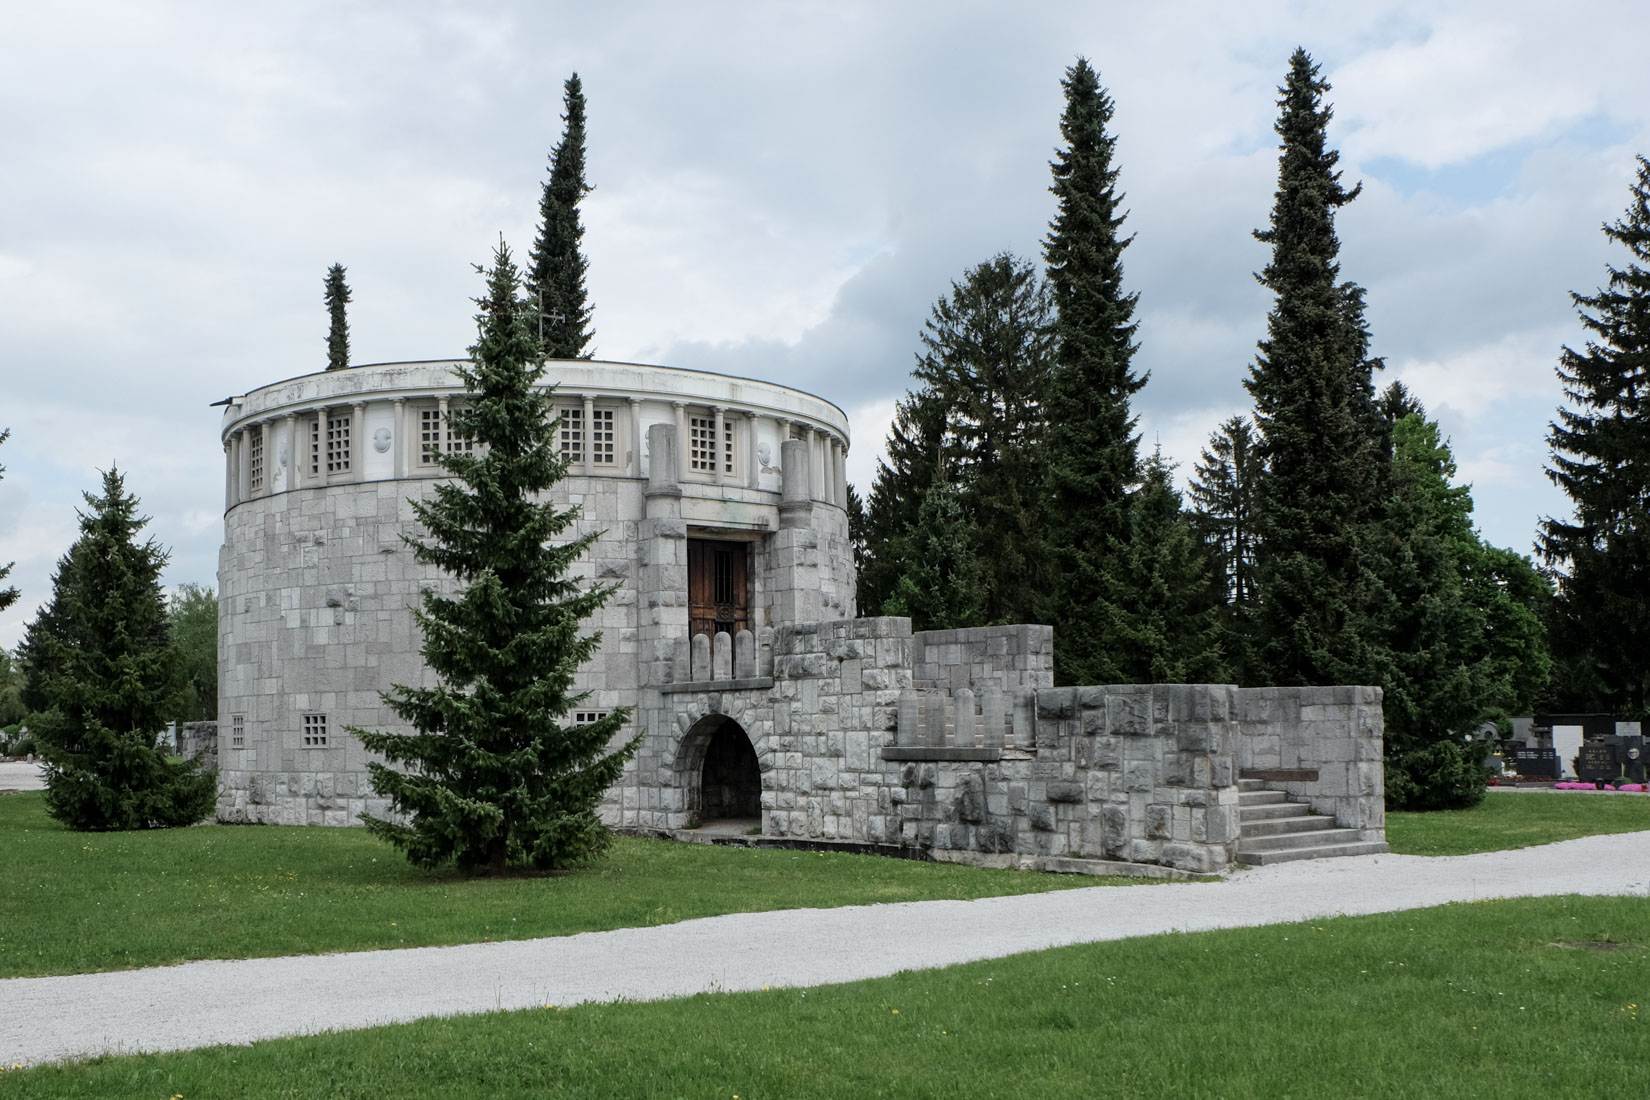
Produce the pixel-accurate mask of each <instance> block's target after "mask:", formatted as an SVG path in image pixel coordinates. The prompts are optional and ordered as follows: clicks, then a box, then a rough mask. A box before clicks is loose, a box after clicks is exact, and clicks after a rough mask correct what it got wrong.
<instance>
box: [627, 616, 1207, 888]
mask: <svg viewBox="0 0 1650 1100" xmlns="http://www.w3.org/2000/svg"><path fill="white" fill-rule="evenodd" d="M947 634H949V635H960V636H953V637H947V636H945V635H947ZM994 639H1004V640H1005V644H1004V646H1003V647H1002V649H1001V652H998V653H995V654H989V656H993V657H996V658H999V661H998V663H997V664H996V665H995V666H994V668H993V670H992V673H991V674H990V675H989V676H987V677H984V678H983V680H975V681H974V682H973V683H972V685H971V686H969V687H966V688H962V689H956V690H953V689H951V688H949V687H943V688H942V687H930V688H927V689H926V690H918V689H919V688H920V687H922V685H923V680H922V679H921V678H919V677H917V676H916V675H915V674H914V673H915V670H916V668H917V667H918V666H917V660H918V657H919V655H922V656H923V657H926V656H927V655H929V654H933V655H934V657H933V659H935V660H944V659H946V657H945V656H944V655H945V654H946V653H947V651H946V650H945V649H944V648H943V647H946V646H965V647H967V648H968V651H969V652H968V655H967V656H968V658H969V659H972V656H973V655H974V654H975V653H979V654H981V655H982V656H984V655H987V654H986V650H987V649H989V645H990V643H991V641H993V640H994ZM1016 639H1018V640H1019V641H1018V642H1017V641H1016ZM1046 639H1047V632H1046V631H1045V630H1040V629H1031V630H1024V629H1020V630H1018V631H1017V630H1016V629H1015V628H1009V629H1008V630H1006V631H1004V630H996V631H982V632H978V634H974V632H944V633H943V634H940V635H939V636H937V637H934V638H930V637H924V636H921V635H913V634H912V633H911V629H910V620H908V619H903V618H892V617H888V618H874V619H849V620H839V621H827V622H814V623H793V624H786V625H782V626H780V627H779V628H778V629H777V630H776V631H775V632H774V644H773V664H772V677H771V680H767V679H762V680H761V682H745V681H733V682H730V683H729V684H728V685H726V686H721V685H717V684H713V683H707V684H703V685H699V684H681V685H671V686H670V687H669V689H668V690H666V691H663V692H660V693H658V694H656V695H653V697H652V699H651V700H650V702H649V704H648V714H647V716H646V723H647V725H648V728H649V731H650V732H649V735H648V739H647V743H646V744H644V746H643V748H642V751H641V753H640V754H639V755H638V757H637V760H636V761H635V764H634V771H633V774H632V775H631V776H630V777H629V778H630V780H631V783H630V785H629V786H627V787H626V788H625V789H624V790H623V791H622V792H620V803H621V809H620V811H619V812H618V813H617V814H616V815H615V817H614V820H616V821H617V822H618V823H622V824H625V825H630V826H635V827H641V828H653V829H676V828H682V827H685V826H687V825H689V824H691V823H692V822H693V821H694V820H695V819H696V817H697V811H698V809H699V806H698V803H697V801H696V800H697V798H698V786H697V785H698V781H699V776H698V774H697V770H696V769H697V767H698V765H699V762H700V761H702V759H703V752H704V749H703V746H704V744H705V743H706V742H707V741H708V738H709V735H710V731H711V730H713V729H714V728H716V726H717V724H719V723H720V722H721V721H723V720H724V719H729V720H733V721H736V722H738V724H739V725H740V726H741V728H743V729H744V731H745V733H746V734H747V736H748V737H749V738H750V742H751V745H752V748H753V749H754V750H755V753H756V757H757V763H758V768H759V771H760V776H761V786H762V791H761V807H762V829H763V832H764V834H766V835H768V836H774V837H791V838H807V839H818V840H846V841H857V842H866V843H877V844H889V845H899V846H905V847H915V848H922V849H927V850H930V851H933V852H935V853H937V854H940V855H942V856H943V857H944V858H950V859H959V858H960V859H967V860H972V861H974V862H992V861H999V862H1000V861H1002V860H1003V859H1004V858H1008V859H1009V860H1010V861H1012V860H1013V859H1014V858H1017V857H1040V856H1052V857H1079V858H1093V859H1114V860H1128V861H1133V862H1151V863H1160V864H1164V865H1167V866H1171V867H1176V868H1180V869H1184V870H1188V871H1199V872H1204V871H1216V870H1221V869H1224V868H1225V867H1226V866H1227V865H1229V864H1230V862H1231V860H1232V858H1233V856H1234V854H1235V851H1236V843H1237V839H1238V827H1239V823H1238V817H1237V752H1238V732H1239V723H1238V708H1237V689H1236V688H1234V687H1231V686H1228V685H1197V684H1194V685H1157V686H1127V685H1125V686H1111V687H1085V688H1052V687H1049V686H1047V685H1046V683H1042V684H1041V685H1038V683H1037V682H1038V680H1040V679H1042V678H1043V677H1044V676H1045V675H1046V673H1047V668H1046V665H1045V663H1044V661H1045V658H1046V656H1047V645H1046ZM1019 658H1024V660H1020V659H1019ZM930 679H931V680H943V682H945V683H947V684H948V683H949V682H950V681H949V678H948V677H944V678H942V677H933V678H930ZM1027 681H1030V682H1031V686H1027ZM735 685H737V686H735ZM934 715H937V716H938V720H937V721H936V720H935V719H934V718H933V717H931V716H934ZM905 723H915V724H916V725H917V727H918V730H917V732H916V733H914V734H913V732H912V731H911V730H909V729H907V728H905ZM994 724H995V725H996V726H997V727H998V728H997V730H996V732H992V730H991V727H992V726H993V725H994ZM959 729H961V730H964V731H966V736H964V735H963V734H959ZM965 742H966V743H965Z"/></svg>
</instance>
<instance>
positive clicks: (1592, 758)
mask: <svg viewBox="0 0 1650 1100" xmlns="http://www.w3.org/2000/svg"><path fill="white" fill-rule="evenodd" d="M1619 775H1621V763H1620V762H1619V761H1617V760H1616V747H1615V746H1614V745H1606V744H1603V743H1601V742H1597V741H1594V742H1589V743H1588V744H1585V745H1583V746H1581V755H1579V756H1577V757H1576V776H1577V777H1578V778H1580V779H1581V780H1582V781H1583V782H1586V783H1599V782H1605V783H1608V782H1609V781H1610V780H1612V779H1615V778H1616V777H1617V776H1619Z"/></svg>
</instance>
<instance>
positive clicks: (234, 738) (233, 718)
mask: <svg viewBox="0 0 1650 1100" xmlns="http://www.w3.org/2000/svg"><path fill="white" fill-rule="evenodd" d="M229 747H230V748H232V749H244V748H245V747H246V715H244V714H231V715H230V716H229Z"/></svg>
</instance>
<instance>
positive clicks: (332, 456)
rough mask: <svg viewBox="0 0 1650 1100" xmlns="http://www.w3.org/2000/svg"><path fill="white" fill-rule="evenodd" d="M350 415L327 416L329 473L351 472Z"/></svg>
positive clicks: (329, 414)
mask: <svg viewBox="0 0 1650 1100" xmlns="http://www.w3.org/2000/svg"><path fill="white" fill-rule="evenodd" d="M349 433H350V414H349V413H328V414H327V473H329V474H340V473H348V472H349Z"/></svg>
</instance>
